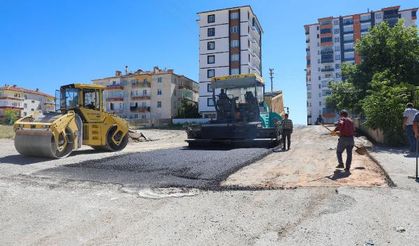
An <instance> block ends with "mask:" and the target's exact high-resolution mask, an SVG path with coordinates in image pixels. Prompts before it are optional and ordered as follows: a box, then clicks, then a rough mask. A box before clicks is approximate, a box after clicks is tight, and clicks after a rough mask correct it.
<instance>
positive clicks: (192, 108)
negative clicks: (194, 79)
mask: <svg viewBox="0 0 419 246" xmlns="http://www.w3.org/2000/svg"><path fill="white" fill-rule="evenodd" d="M200 117H201V115H200V114H199V112H198V104H196V103H194V102H191V101H189V100H187V99H183V100H182V102H181V105H180V107H179V108H178V112H177V116H176V118H187V119H190V118H200Z"/></svg>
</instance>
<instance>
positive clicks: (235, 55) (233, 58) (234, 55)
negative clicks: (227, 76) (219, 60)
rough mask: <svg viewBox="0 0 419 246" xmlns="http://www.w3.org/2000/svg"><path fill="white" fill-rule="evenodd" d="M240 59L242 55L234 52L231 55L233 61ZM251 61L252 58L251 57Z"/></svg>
mask: <svg viewBox="0 0 419 246" xmlns="http://www.w3.org/2000/svg"><path fill="white" fill-rule="evenodd" d="M239 60H240V55H239V54H232V55H231V61H239ZM249 61H250V59H249Z"/></svg>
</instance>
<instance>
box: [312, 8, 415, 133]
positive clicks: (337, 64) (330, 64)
mask: <svg viewBox="0 0 419 246" xmlns="http://www.w3.org/2000/svg"><path fill="white" fill-rule="evenodd" d="M416 12H417V8H414V9H404V10H400V6H393V7H388V8H383V9H381V10H378V11H368V12H366V13H359V14H353V15H346V16H339V17H325V18H320V19H318V22H317V23H314V24H310V25H305V26H304V29H305V35H306V44H307V45H306V52H307V56H306V60H307V67H306V85H307V124H309V125H311V124H315V122H316V119H317V118H318V117H319V116H322V118H323V120H325V121H326V122H328V123H331V122H334V121H335V120H337V118H336V117H337V116H336V113H335V112H334V111H333V110H330V109H328V108H327V107H326V101H325V99H326V97H327V96H328V95H330V89H329V88H328V84H329V82H330V81H341V79H342V78H341V64H342V63H352V64H354V63H357V64H358V63H360V62H361V59H360V57H359V55H358V54H356V53H355V50H354V45H355V43H356V41H358V40H360V39H361V38H362V37H363V36H365V35H366V34H367V33H368V31H369V30H370V29H371V27H373V26H374V25H376V24H378V23H380V22H383V21H387V22H388V23H389V25H391V26H393V25H395V24H396V23H397V21H398V20H399V19H400V18H402V19H403V20H404V25H405V26H412V25H416V19H417V17H416Z"/></svg>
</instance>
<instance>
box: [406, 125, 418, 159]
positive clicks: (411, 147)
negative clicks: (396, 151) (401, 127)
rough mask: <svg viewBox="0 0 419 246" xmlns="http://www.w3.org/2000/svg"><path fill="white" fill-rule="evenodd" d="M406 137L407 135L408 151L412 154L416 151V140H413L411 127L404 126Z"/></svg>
mask: <svg viewBox="0 0 419 246" xmlns="http://www.w3.org/2000/svg"><path fill="white" fill-rule="evenodd" d="M406 135H407V140H408V141H409V151H410V152H412V153H414V152H415V151H416V138H415V133H414V132H413V126H412V125H407V126H406Z"/></svg>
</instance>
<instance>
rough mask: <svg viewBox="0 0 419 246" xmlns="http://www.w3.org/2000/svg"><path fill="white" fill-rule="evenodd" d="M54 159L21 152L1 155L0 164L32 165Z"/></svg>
mask: <svg viewBox="0 0 419 246" xmlns="http://www.w3.org/2000/svg"><path fill="white" fill-rule="evenodd" d="M52 160H54V159H48V158H42V157H30V156H23V155H20V154H16V155H8V156H4V157H0V165H1V164H13V165H22V166H23V165H31V164H36V163H39V162H46V161H52Z"/></svg>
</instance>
